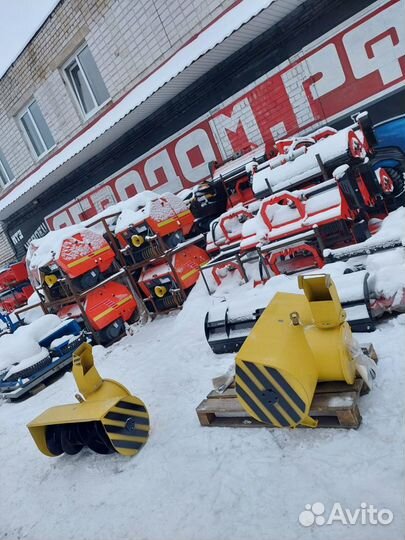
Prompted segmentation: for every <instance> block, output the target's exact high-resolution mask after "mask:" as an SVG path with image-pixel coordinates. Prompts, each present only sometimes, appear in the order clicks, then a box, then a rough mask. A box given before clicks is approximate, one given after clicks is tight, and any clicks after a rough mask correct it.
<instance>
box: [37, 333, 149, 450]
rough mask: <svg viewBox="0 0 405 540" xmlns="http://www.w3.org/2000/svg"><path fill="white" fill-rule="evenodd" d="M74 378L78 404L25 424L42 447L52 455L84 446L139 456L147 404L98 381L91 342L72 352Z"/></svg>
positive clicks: (107, 382) (144, 436)
mask: <svg viewBox="0 0 405 540" xmlns="http://www.w3.org/2000/svg"><path fill="white" fill-rule="evenodd" d="M73 376H74V378H75V380H76V383H77V386H78V388H79V392H80V394H79V395H77V398H78V400H79V403H76V404H72V405H61V406H59V407H52V408H51V409H48V410H47V411H45V412H44V413H42V414H41V415H40V416H38V417H37V418H35V419H34V420H33V421H32V422H30V423H29V424H28V425H27V427H28V429H29V431H30V433H31V435H32V438H33V439H34V441H35V444H36V445H37V447H38V449H39V450H40V451H41V452H42V453H43V454H45V455H46V456H50V457H55V456H59V455H61V454H63V453H66V454H69V455H74V454H77V453H78V452H80V450H81V449H82V448H83V447H84V446H87V447H88V448H90V449H91V450H93V451H94V452H97V453H99V454H110V453H113V452H118V453H119V454H122V455H124V456H133V455H135V454H137V453H138V452H139V450H140V449H141V448H142V447H143V445H144V444H145V443H146V442H147V440H148V436H149V415H148V412H147V410H146V407H145V405H144V403H143V402H142V401H141V400H140V399H139V398H137V397H135V396H132V395H131V394H130V393H129V391H128V390H127V389H126V388H125V387H124V386H123V385H122V384H120V383H118V382H116V381H113V380H110V379H102V378H101V377H100V375H99V373H98V371H97V369H96V367H95V366H94V360H93V354H92V348H91V346H90V345H89V344H88V343H83V344H82V345H81V346H80V347H79V348H78V349H77V350H76V351H75V352H74V353H73Z"/></svg>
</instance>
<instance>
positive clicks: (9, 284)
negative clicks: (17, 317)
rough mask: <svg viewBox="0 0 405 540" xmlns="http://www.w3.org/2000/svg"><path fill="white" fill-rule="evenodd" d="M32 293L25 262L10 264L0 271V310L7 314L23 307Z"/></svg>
mask: <svg viewBox="0 0 405 540" xmlns="http://www.w3.org/2000/svg"><path fill="white" fill-rule="evenodd" d="M33 292H34V290H33V288H32V286H31V284H30V282H29V279H28V273H27V267H26V265H25V261H21V262H18V263H14V264H11V265H10V266H8V267H7V268H3V269H2V270H1V271H0V308H1V309H3V310H4V311H7V313H11V312H12V311H14V310H15V309H17V308H19V307H22V306H25V304H26V303H27V301H28V298H29V297H30V296H31V294H32V293H33Z"/></svg>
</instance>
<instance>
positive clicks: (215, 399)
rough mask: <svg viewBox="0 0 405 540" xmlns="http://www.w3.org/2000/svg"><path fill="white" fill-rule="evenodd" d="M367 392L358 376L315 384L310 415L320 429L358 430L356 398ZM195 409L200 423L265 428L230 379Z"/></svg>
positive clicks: (365, 347)
mask: <svg viewBox="0 0 405 540" xmlns="http://www.w3.org/2000/svg"><path fill="white" fill-rule="evenodd" d="M362 349H363V352H364V353H365V354H367V355H368V356H370V358H373V360H375V361H377V355H376V353H375V350H374V348H373V346H372V345H370V344H367V345H363V346H362ZM367 392H369V388H368V387H367V385H366V384H365V383H364V381H363V379H360V378H357V379H356V380H355V381H354V384H351V385H349V384H346V383H345V382H340V381H337V382H322V383H318V385H317V387H316V391H315V395H314V399H313V401H312V404H311V410H310V416H311V417H312V418H314V419H315V420H318V427H321V428H346V429H357V428H358V427H359V426H360V424H361V414H360V410H359V406H358V402H359V398H360V395H363V394H365V393H367ZM196 412H197V416H198V418H199V420H200V424H201V425H202V426H212V427H220V426H221V427H267V428H268V426H267V425H266V424H263V423H261V422H258V421H257V420H255V419H254V418H252V417H251V416H249V414H248V413H247V412H246V411H245V410H244V409H243V407H242V405H241V404H240V403H239V400H238V399H237V397H236V391H235V386H234V382H231V384H230V385H229V386H228V388H226V389H225V390H221V391H218V390H213V391H212V392H210V393H209V394H208V396H207V398H206V399H204V400H203V401H202V402H201V403H200V405H199V406H198V407H197V409H196ZM299 427H304V426H299Z"/></svg>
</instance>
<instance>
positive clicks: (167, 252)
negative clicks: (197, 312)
mask: <svg viewBox="0 0 405 540" xmlns="http://www.w3.org/2000/svg"><path fill="white" fill-rule="evenodd" d="M114 233H115V236H116V238H117V240H118V243H119V246H120V252H121V254H122V255H123V256H124V258H125V261H126V264H127V266H128V269H129V271H130V273H131V274H132V275H133V276H134V279H136V281H137V283H138V285H139V288H140V291H141V293H142V297H143V299H144V302H145V304H146V306H147V309H148V310H149V311H150V312H151V313H162V312H165V311H168V310H171V309H176V308H178V307H180V306H181V305H182V304H183V302H184V300H185V299H186V296H187V291H189V290H190V288H191V287H192V286H193V285H194V284H195V283H196V281H197V279H198V277H199V270H200V266H201V265H202V264H203V263H206V262H207V261H208V259H209V257H208V255H207V254H206V252H205V250H204V249H203V248H202V247H201V245H203V244H204V238H203V236H202V235H196V234H195V218H194V216H193V214H192V212H191V211H190V209H189V208H188V206H187V204H186V203H185V202H184V201H183V200H182V199H181V198H180V197H178V196H176V195H173V194H172V193H166V194H164V195H162V196H161V197H156V198H155V199H154V200H150V201H149V204H147V205H145V206H143V207H142V208H140V209H139V210H138V211H136V212H127V213H126V214H122V215H121V216H120V217H119V218H118V220H117V223H116V225H115V228H114Z"/></svg>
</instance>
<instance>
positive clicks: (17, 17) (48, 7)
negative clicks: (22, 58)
mask: <svg viewBox="0 0 405 540" xmlns="http://www.w3.org/2000/svg"><path fill="white" fill-rule="evenodd" d="M58 2H59V0H0V77H1V76H2V75H4V72H5V71H6V70H7V68H8V67H9V66H10V64H12V63H13V61H14V60H15V59H16V58H17V56H18V55H19V54H20V52H21V51H22V50H23V49H24V47H25V46H26V44H27V43H28V42H29V41H30V39H31V38H32V36H33V35H34V34H35V32H36V31H37V30H38V28H39V27H40V26H41V24H42V23H43V22H44V21H45V19H46V18H47V16H48V15H49V14H50V13H51V11H52V9H53V8H54V7H55V6H56V4H58Z"/></svg>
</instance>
